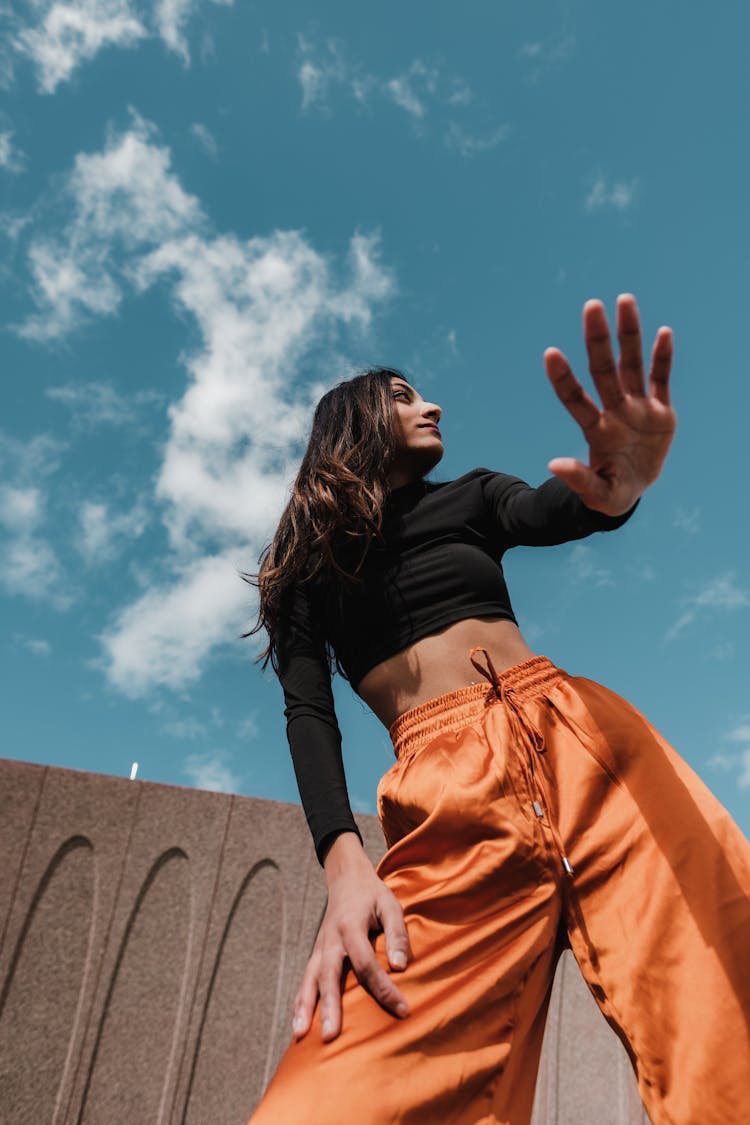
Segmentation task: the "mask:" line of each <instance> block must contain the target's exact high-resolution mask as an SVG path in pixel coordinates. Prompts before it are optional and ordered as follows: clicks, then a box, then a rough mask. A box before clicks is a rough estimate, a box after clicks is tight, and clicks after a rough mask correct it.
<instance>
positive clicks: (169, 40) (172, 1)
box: [154, 0, 234, 65]
mask: <svg viewBox="0 0 750 1125" xmlns="http://www.w3.org/2000/svg"><path fill="white" fill-rule="evenodd" d="M201 2H202V0H157V2H156V4H155V5H154V22H155V25H156V29H157V31H158V33H159V35H160V36H161V38H162V39H163V41H164V43H165V44H166V45H167V47H168V48H169V49H170V51H174V52H175V53H176V54H178V55H179V56H180V58H181V59H182V61H183V62H184V63H185V64H186V65H187V64H188V63H189V62H190V50H189V48H188V42H187V35H186V30H187V25H188V23H189V21H190V19H191V17H192V16H193V15H194V13H195V12H196V11H197V9H198V8H199V7H200V6H201ZM211 3H212V4H221V5H224V6H225V7H231V6H232V4H233V3H234V0H211Z"/></svg>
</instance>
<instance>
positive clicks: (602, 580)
mask: <svg viewBox="0 0 750 1125" xmlns="http://www.w3.org/2000/svg"><path fill="white" fill-rule="evenodd" d="M568 568H569V571H570V574H571V577H572V578H573V581H574V582H580V583H585V584H586V585H588V586H614V585H615V581H614V579H613V577H612V572H611V571H610V570H607V569H606V567H602V566H597V565H596V564H595V562H594V554H593V552H592V550H591V547H589V546H588V545H587V544H585V543H577V544H576V545H575V546H574V547H573V548H572V550H571V552H570V558H569V560H568Z"/></svg>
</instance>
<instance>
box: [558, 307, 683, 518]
mask: <svg viewBox="0 0 750 1125" xmlns="http://www.w3.org/2000/svg"><path fill="white" fill-rule="evenodd" d="M583 320H584V336H585V340H586V349H587V351H588V356H589V370H590V372H591V376H592V378H593V380H594V384H595V385H596V388H597V390H598V392H599V395H600V397H601V400H602V407H601V409H600V408H599V407H598V406H597V405H596V403H595V402H594V401H593V399H592V398H590V396H589V395H588V394H587V393H586V391H585V390H584V389H583V387H582V386H581V384H580V383H579V382H578V380H577V379H576V378H575V376H574V375H573V372H572V371H571V369H570V365H569V363H568V361H567V360H566V358H565V356H564V355H563V354H562V352H560V351H558V349H557V348H548V349H547V351H546V352H545V355H544V359H545V364H546V368H547V375H548V376H549V379H550V382H551V383H552V385H553V387H554V388H555V391H556V393H557V396H558V398H559V399H560V401H561V402H562V403H563V405H564V406H565V408H566V409H567V410H568V411H569V413H570V414H571V415H572V417H573V418H574V419H575V420H576V422H578V424H579V425H580V427H581V429H582V431H583V434H584V437H585V438H586V441H587V442H588V446H589V464H588V466H587V465H584V464H583V463H582V462H581V461H576V460H574V459H573V458H570V457H556V458H555V459H554V460H552V461H550V463H549V468H550V471H551V472H553V473H554V474H555V475H556V476H558V477H560V479H561V480H563V481H564V482H565V483H566V484H567V485H569V487H570V488H572V489H573V491H574V492H577V493H578V494H579V496H580V497H581V499H582V500H583V502H584V504H586V506H587V507H589V508H593V509H595V510H596V511H600V512H604V513H606V514H607V515H612V516H616V515H621V514H622V513H623V512H626V511H627V510H628V509H629V508H631V507H632V506H633V504H634V503H635V501H636V500H637V499H638V497H639V496H640V495H641V494H642V493H643V492H644V491H645V490H646V489H647V488H648V486H649V485H650V484H652V483H653V482H654V481H655V480H656V478H657V477H658V476H659V473H660V472H661V468H662V465H663V464H664V460H665V458H666V456H667V452H668V451H669V447H670V445H671V442H672V438H673V436H674V432H675V427H676V424H677V420H676V417H675V412H674V410H673V409H672V406H671V403H670V397H669V372H670V368H671V365H672V334H671V331H670V330H669V329H668V328H661V329H659V332H658V333H657V336H656V341H655V343H654V348H653V352H652V356H651V368H650V371H649V389H648V394H647V393H646V389H645V385H644V372H643V358H642V345H641V331H640V322H639V319H638V308H637V306H636V303H635V298H633V297H631V296H629V295H628V296H622V297H620V298H619V299H618V302H617V336H618V340H619V343H620V358H619V362H618V363H615V360H614V356H613V354H612V344H611V340H610V334H609V325H608V323H607V316H606V313H605V311H604V306H603V305H602V303H601V302H600V301H588V302H587V303H586V305H585V306H584V312H583Z"/></svg>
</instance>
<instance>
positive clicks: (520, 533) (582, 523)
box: [480, 469, 640, 547]
mask: <svg viewBox="0 0 750 1125" xmlns="http://www.w3.org/2000/svg"><path fill="white" fill-rule="evenodd" d="M480 473H482V474H485V475H483V476H482V486H483V489H484V496H485V503H486V504H487V506H488V508H489V511H490V515H491V518H492V521H493V523H494V524H495V527H496V529H497V531H498V534H499V535H500V537H501V539H502V541H503V546H504V547H515V546H532V547H544V546H553V545H554V544H556V543H567V542H568V541H569V540H572V539H583V538H584V537H585V536H586V535H591V534H592V533H593V532H595V531H614V530H615V529H616V528H618V527H622V525H623V524H624V523H626V522H627V521H628V520H629V519H630V517H631V516H632V514H633V512H634V511H635V509H636V508H637V507H638V504H639V502H640V501H638V500H636V502H635V504H634V505H633V507H632V508H630V510H629V511H627V512H625V513H623V515H621V516H605V515H603V514H602V513H601V512H595V511H593V510H592V509H591V508H587V507H586V505H585V504H584V503H583V501H582V500H581V498H580V497H579V496H578V495H577V494H576V493H575V492H573V491H572V489H570V488H568V486H567V485H566V484H564V483H563V482H562V481H561V480H560V479H559V478H558V477H550V478H549V480H546V481H545V482H544V483H543V484H542V485H540V486H539V488H532V487H531V486H530V485H528V484H527V483H526V482H525V481H523V480H521V479H520V478H519V477H513V476H508V475H507V474H505V473H493V472H491V471H490V470H488V469H482V470H480Z"/></svg>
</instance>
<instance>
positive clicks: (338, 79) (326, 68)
mask: <svg viewBox="0 0 750 1125" xmlns="http://www.w3.org/2000/svg"><path fill="white" fill-rule="evenodd" d="M297 45H298V56H299V67H298V70H297V79H298V81H299V84H300V86H301V87H302V108H303V110H307V109H311V108H312V107H313V106H317V107H322V106H325V104H326V100H327V97H328V92H329V90H330V89H331V87H332V86H335V85H342V84H344V83H350V82H352V81H354V79H355V78H356V75H354V74H352V73H351V64H349V63H348V62H347V61H346V60H345V59H344V55H343V46H342V44H341V42H340V41H339V40H337V39H327V40H326V42H325V43H324V44H323V45H322V46H321V47H315V46H314V45H313V43H312V42H311V41H310V40H309V39H307V38H306V37H305V36H304V35H298V36H297Z"/></svg>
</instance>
